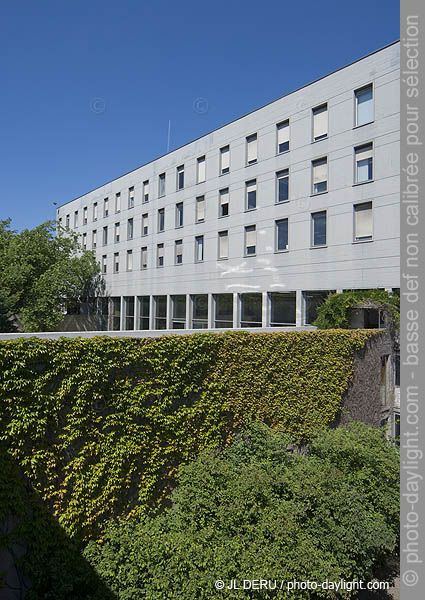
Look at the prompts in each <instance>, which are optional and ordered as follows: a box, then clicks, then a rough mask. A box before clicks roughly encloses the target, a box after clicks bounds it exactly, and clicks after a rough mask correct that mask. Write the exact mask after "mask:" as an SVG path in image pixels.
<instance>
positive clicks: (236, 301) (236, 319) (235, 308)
mask: <svg viewBox="0 0 425 600" xmlns="http://www.w3.org/2000/svg"><path fill="white" fill-rule="evenodd" d="M239 312H240V311H239V294H238V293H235V294H233V327H235V328H237V327H240V318H239Z"/></svg>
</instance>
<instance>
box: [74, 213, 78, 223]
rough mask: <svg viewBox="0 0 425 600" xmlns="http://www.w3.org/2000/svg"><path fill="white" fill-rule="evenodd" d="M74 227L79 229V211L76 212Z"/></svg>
mask: <svg viewBox="0 0 425 600" xmlns="http://www.w3.org/2000/svg"><path fill="white" fill-rule="evenodd" d="M74 227H78V210H76V211H75V212H74Z"/></svg>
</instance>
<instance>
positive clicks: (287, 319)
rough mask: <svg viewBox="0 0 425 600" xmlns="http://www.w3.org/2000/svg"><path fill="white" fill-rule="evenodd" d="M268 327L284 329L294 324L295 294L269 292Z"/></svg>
mask: <svg viewBox="0 0 425 600" xmlns="http://www.w3.org/2000/svg"><path fill="white" fill-rule="evenodd" d="M269 300H270V326H271V327H285V326H286V325H295V323H296V293H295V292H288V293H286V292H285V293H283V292H271V293H270V294H269Z"/></svg>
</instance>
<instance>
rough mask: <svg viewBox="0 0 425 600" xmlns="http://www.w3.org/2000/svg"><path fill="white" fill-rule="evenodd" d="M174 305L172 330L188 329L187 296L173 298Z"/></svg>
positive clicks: (172, 303)
mask: <svg viewBox="0 0 425 600" xmlns="http://www.w3.org/2000/svg"><path fill="white" fill-rule="evenodd" d="M171 305H172V309H173V312H172V317H173V318H172V319H171V328H172V329H186V296H184V295H183V294H181V295H179V296H171Z"/></svg>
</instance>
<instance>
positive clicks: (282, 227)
mask: <svg viewBox="0 0 425 600" xmlns="http://www.w3.org/2000/svg"><path fill="white" fill-rule="evenodd" d="M275 247H276V252H284V251H285V250H288V219H280V220H279V221H276V241H275Z"/></svg>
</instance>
